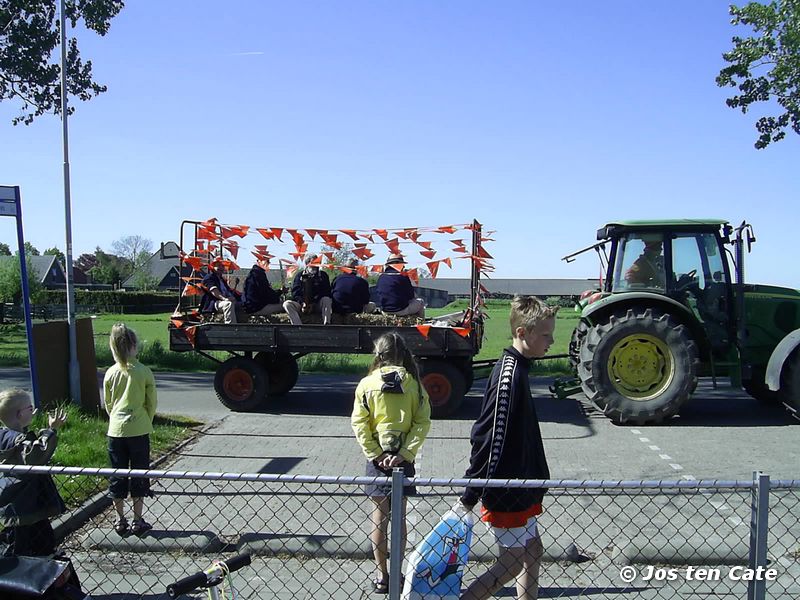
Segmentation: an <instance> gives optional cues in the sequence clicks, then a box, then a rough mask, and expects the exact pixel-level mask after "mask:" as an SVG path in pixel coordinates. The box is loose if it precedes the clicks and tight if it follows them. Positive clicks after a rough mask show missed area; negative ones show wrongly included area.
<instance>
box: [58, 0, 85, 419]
mask: <svg viewBox="0 0 800 600" xmlns="http://www.w3.org/2000/svg"><path fill="white" fill-rule="evenodd" d="M66 3H67V0H61V124H62V131H63V136H62V138H63V143H64V221H65V226H66V237H67V240H66V246H67V251H66V263H67V264H66V265H65V267H66V271H67V272H66V274H65V275H66V279H67V328H68V330H69V392H70V396H71V397H72V401H73V402H74V403H76V404H80V402H81V378H80V369H79V366H78V342H77V334H76V331H75V288H74V284H73V279H74V278H73V273H72V202H71V199H70V184H69V129H68V126H67V121H68V118H67V93H68V92H67V15H66Z"/></svg>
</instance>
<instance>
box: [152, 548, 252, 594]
mask: <svg viewBox="0 0 800 600" xmlns="http://www.w3.org/2000/svg"><path fill="white" fill-rule="evenodd" d="M250 563H251V560H250V555H249V554H238V555H236V556H234V557H232V558H230V559H228V560H225V561H219V563H216V564H214V565H213V566H212V567H211V568H209V569H207V570H205V571H199V572H198V573H195V574H194V575H189V576H188V577H184V578H183V579H179V580H178V581H176V582H175V583H173V584H171V585H168V586H167V594H169V597H170V598H177V597H178V596H181V595H182V594H188V593H190V592H193V591H194V590H196V589H197V588H200V587H209V586H211V585H216V584H217V583H218V580H219V579H221V578H222V576H224V574H225V573H226V572H227V573H233V572H234V571H238V570H239V569H241V568H242V567H246V566H247V565H249V564H250Z"/></svg>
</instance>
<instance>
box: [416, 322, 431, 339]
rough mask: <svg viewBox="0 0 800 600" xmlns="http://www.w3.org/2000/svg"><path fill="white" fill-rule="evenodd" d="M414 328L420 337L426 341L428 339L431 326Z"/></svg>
mask: <svg viewBox="0 0 800 600" xmlns="http://www.w3.org/2000/svg"><path fill="white" fill-rule="evenodd" d="M416 327H417V331H419V332H420V333H421V334H422V337H424V338H425V339H426V340H427V339H428V334H429V333H430V332H431V326H430V325H417V326H416Z"/></svg>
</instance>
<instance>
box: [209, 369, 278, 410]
mask: <svg viewBox="0 0 800 600" xmlns="http://www.w3.org/2000/svg"><path fill="white" fill-rule="evenodd" d="M267 388H268V376H267V372H266V370H265V369H264V367H262V366H261V365H260V364H259V363H257V362H256V361H255V360H253V359H251V358H244V357H241V356H234V357H232V358H229V359H228V360H226V361H225V362H224V363H222V364H221V365H220V366H219V368H218V369H217V372H216V374H215V375H214V390H215V391H216V392H217V398H219V401H220V402H222V404H224V405H225V406H226V407H228V408H230V409H231V410H232V411H235V412H250V411H253V410H255V409H257V408H259V407H260V406H261V405H262V404H263V402H264V400H265V399H266V397H267Z"/></svg>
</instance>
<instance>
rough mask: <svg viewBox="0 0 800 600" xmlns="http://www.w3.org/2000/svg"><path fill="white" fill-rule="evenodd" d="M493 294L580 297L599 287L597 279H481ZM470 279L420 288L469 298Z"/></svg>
mask: <svg viewBox="0 0 800 600" xmlns="http://www.w3.org/2000/svg"><path fill="white" fill-rule="evenodd" d="M481 283H482V284H483V285H484V287H485V288H486V289H487V290H489V293H492V294H524V295H528V296H578V295H580V294H581V293H582V292H585V291H586V290H590V289H595V288H597V286H598V285H599V282H598V280H597V279H485V278H484V279H481ZM469 284H470V280H469V279H455V278H441V279H420V280H419V286H420V287H426V288H431V289H434V290H444V291H446V292H447V293H448V294H452V295H458V296H469Z"/></svg>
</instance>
